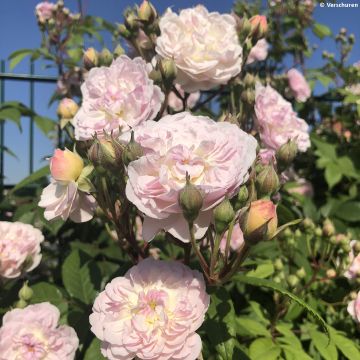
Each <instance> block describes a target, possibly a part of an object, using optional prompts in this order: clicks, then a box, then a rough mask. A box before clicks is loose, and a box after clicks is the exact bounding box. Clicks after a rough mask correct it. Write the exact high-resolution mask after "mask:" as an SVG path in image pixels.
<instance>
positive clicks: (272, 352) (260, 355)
mask: <svg viewBox="0 0 360 360" xmlns="http://www.w3.org/2000/svg"><path fill="white" fill-rule="evenodd" d="M280 353H281V349H280V347H279V346H278V345H277V344H275V343H273V341H272V340H271V339H269V338H260V339H256V340H255V341H253V342H252V343H251V345H250V348H249V355H250V359H253V360H259V359H261V360H276V359H278V357H279V356H280Z"/></svg>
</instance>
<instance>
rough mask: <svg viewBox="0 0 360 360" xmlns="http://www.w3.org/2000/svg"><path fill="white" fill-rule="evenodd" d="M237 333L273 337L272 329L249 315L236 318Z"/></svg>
mask: <svg viewBox="0 0 360 360" xmlns="http://www.w3.org/2000/svg"><path fill="white" fill-rule="evenodd" d="M236 333H237V334H239V335H241V336H259V335H262V336H265V337H271V334H270V331H269V330H268V329H267V328H266V327H265V326H264V325H263V324H262V323H261V322H259V321H256V320H254V319H252V318H250V317H249V316H240V317H238V318H237V319H236Z"/></svg>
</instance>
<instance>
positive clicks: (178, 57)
mask: <svg viewBox="0 0 360 360" xmlns="http://www.w3.org/2000/svg"><path fill="white" fill-rule="evenodd" d="M159 26H160V32H161V34H160V36H159V37H158V38H157V40H156V52H157V53H158V54H159V55H160V56H161V57H163V58H168V59H173V60H174V61H175V64H176V67H177V69H178V76H177V81H176V82H177V83H179V84H180V85H181V86H182V87H183V89H184V90H185V91H186V92H194V91H197V90H209V89H211V88H214V87H216V86H218V85H223V84H226V83H227V82H228V81H229V80H230V79H231V78H232V77H234V76H235V75H237V74H239V73H240V71H241V63H242V47H241V46H240V44H239V39H238V35H237V32H236V21H235V18H234V17H232V16H231V15H229V14H219V13H218V12H208V10H207V9H206V8H205V7H204V6H202V5H198V6H196V7H194V8H190V9H185V10H181V11H180V14H179V15H177V14H176V13H173V12H172V11H171V9H168V10H167V11H166V13H165V14H164V15H163V16H162V17H161V19H160V22H159Z"/></svg>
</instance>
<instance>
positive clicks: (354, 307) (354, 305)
mask: <svg viewBox="0 0 360 360" xmlns="http://www.w3.org/2000/svg"><path fill="white" fill-rule="evenodd" d="M347 311H348V313H349V314H350V316H351V317H352V318H353V319H354V320H355V321H356V322H357V323H360V291H359V292H358V294H357V297H356V299H355V300H352V301H350V302H349V304H348V307H347Z"/></svg>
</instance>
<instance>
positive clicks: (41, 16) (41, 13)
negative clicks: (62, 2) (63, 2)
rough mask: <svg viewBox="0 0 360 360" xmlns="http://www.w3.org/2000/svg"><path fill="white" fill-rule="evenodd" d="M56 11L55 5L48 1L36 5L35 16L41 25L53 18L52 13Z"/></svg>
mask: <svg viewBox="0 0 360 360" xmlns="http://www.w3.org/2000/svg"><path fill="white" fill-rule="evenodd" d="M54 9H55V5H54V4H53V3H49V2H47V1H43V2H41V3H39V4H37V5H36V7H35V14H36V16H37V18H38V20H39V22H40V23H44V22H46V21H47V20H50V19H51V18H52V15H53V14H52V12H53V10H54Z"/></svg>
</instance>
